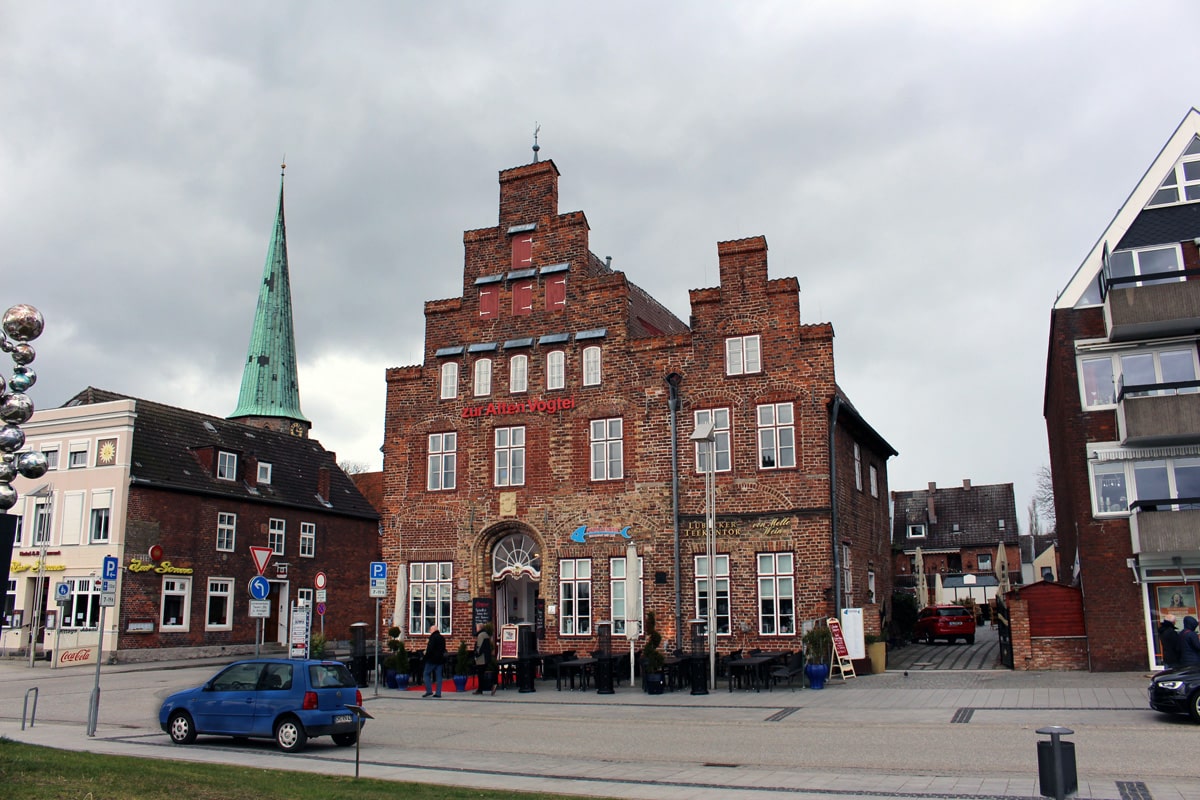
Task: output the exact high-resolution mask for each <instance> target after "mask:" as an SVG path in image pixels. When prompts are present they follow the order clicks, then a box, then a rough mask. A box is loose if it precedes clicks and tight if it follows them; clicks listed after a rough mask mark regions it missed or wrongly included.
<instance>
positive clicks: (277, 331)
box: [229, 165, 310, 435]
mask: <svg viewBox="0 0 1200 800" xmlns="http://www.w3.org/2000/svg"><path fill="white" fill-rule="evenodd" d="M285 166H286V165H280V167H281V169H282V168H283V167H285ZM247 418H253V419H247ZM229 419H241V421H243V422H248V423H251V424H260V425H263V426H264V427H269V428H273V429H275V430H290V431H291V432H292V433H294V434H296V435H305V434H307V432H308V428H309V427H310V424H309V421H308V418H307V417H305V416H304V414H302V413H301V412H300V383H299V381H298V380H297V377H296V336H295V333H294V332H293V330H292V288H291V282H290V280H289V278H288V256H287V230H286V226H285V225H284V221H283V175H282V173H281V174H280V178H279V212H278V213H277V214H276V216H275V231H274V233H273V235H272V236H271V246H270V247H269V248H267V263H266V265H265V266H264V267H263V280H262V286H261V287H259V290H258V307H257V308H256V309H255V312H254V330H253V331H252V332H251V334H250V349H249V351H248V352H247V355H246V367H245V370H244V371H243V372H242V388H241V392H240V393H239V394H238V404H237V408H236V409H235V410H234V412H233V413H232V414H230V415H229Z"/></svg>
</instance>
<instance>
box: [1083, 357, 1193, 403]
mask: <svg viewBox="0 0 1200 800" xmlns="http://www.w3.org/2000/svg"><path fill="white" fill-rule="evenodd" d="M1077 368H1078V372H1079V390H1080V402H1081V403H1082V404H1083V407H1084V408H1085V409H1088V410H1093V409H1103V408H1111V407H1112V406H1113V405H1114V404H1115V403H1116V402H1117V389H1118V387H1120V388H1121V391H1122V392H1123V393H1124V396H1125V397H1149V396H1152V395H1160V396H1161V395H1174V394H1192V393H1195V392H1198V391H1200V386H1177V385H1171V384H1180V383H1188V382H1192V381H1196V380H1197V378H1198V376H1200V360H1198V358H1197V351H1196V347H1195V345H1187V346H1182V347H1181V346H1178V345H1176V346H1169V347H1154V348H1138V349H1137V350H1127V351H1124V352H1109V353H1094V354H1086V355H1081V356H1080V357H1079V359H1078V361H1077Z"/></svg>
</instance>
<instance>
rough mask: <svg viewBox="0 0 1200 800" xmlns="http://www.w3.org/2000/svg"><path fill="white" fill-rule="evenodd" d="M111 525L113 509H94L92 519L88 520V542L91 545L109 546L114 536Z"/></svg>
mask: <svg viewBox="0 0 1200 800" xmlns="http://www.w3.org/2000/svg"><path fill="white" fill-rule="evenodd" d="M111 524H112V509H111V508H108V507H104V508H95V507H93V508H92V513H91V517H90V519H89V520H88V542H89V543H90V544H108V543H109V540H110V539H111V536H112V532H111V530H110V526H111Z"/></svg>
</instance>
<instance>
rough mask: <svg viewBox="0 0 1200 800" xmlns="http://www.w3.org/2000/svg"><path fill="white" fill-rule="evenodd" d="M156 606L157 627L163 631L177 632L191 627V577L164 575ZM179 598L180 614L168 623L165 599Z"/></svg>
mask: <svg viewBox="0 0 1200 800" xmlns="http://www.w3.org/2000/svg"><path fill="white" fill-rule="evenodd" d="M160 597H161V600H160V602H159V608H158V629H159V631H161V632H163V633H178V632H180V631H187V630H190V629H191V624H192V618H191V613H192V579H191V578H185V577H181V576H179V575H164V576H163V579H162V593H161V595H160ZM176 597H177V598H179V607H180V616H179V617H174V618H173V619H175V620H176V621H175V622H174V623H169V622H168V621H167V600H168V598H176Z"/></svg>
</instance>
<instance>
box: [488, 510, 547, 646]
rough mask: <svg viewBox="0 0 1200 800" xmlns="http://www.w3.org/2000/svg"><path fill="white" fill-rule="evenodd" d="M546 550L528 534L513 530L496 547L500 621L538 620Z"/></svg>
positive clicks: (494, 559)
mask: <svg viewBox="0 0 1200 800" xmlns="http://www.w3.org/2000/svg"><path fill="white" fill-rule="evenodd" d="M541 580H542V552H541V547H540V545H538V542H537V540H536V539H534V538H533V537H532V536H530V535H529V534H527V533H523V532H518V533H510V534H509V535H507V536H504V537H503V538H501V539H500V540H498V541H497V542H496V546H495V547H493V548H492V586H493V588H494V589H495V591H496V624H497V625H510V624H516V623H518V622H530V623H532V622H535V620H536V615H537V607H538V598H539V597H540V596H541Z"/></svg>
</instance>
